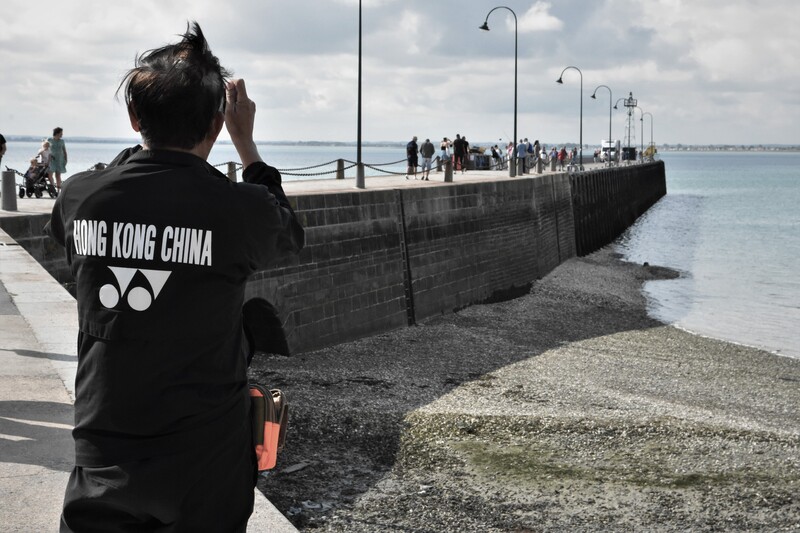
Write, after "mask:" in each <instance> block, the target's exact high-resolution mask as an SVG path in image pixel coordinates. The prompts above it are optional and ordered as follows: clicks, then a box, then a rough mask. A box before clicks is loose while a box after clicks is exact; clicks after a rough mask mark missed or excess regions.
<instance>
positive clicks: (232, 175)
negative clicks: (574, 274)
mask: <svg viewBox="0 0 800 533" xmlns="http://www.w3.org/2000/svg"><path fill="white" fill-rule="evenodd" d="M227 175H228V179H229V180H231V181H232V182H234V183H236V163H234V162H233V161H228V174H227Z"/></svg>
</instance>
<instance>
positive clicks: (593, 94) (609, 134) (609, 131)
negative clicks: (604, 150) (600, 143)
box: [592, 85, 614, 166]
mask: <svg viewBox="0 0 800 533" xmlns="http://www.w3.org/2000/svg"><path fill="white" fill-rule="evenodd" d="M600 87H605V88H606V89H607V90H608V142H613V141H614V140H613V139H612V138H611V100H613V99H614V95H613V94H612V93H611V87H609V86H608V85H598V86H597V87H595V89H594V92H593V93H592V99H594V100H597V89H599V88H600ZM608 152H609V155H611V148H610V147H609V150H608ZM608 166H611V161H609V162H608Z"/></svg>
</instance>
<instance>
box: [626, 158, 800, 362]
mask: <svg viewBox="0 0 800 533" xmlns="http://www.w3.org/2000/svg"><path fill="white" fill-rule="evenodd" d="M661 158H662V159H663V160H664V162H665V165H666V173H667V196H665V197H664V198H662V199H661V200H660V201H659V202H658V203H657V204H656V205H655V206H654V207H652V208H651V209H650V210H649V211H648V212H647V213H645V214H644V215H643V216H642V217H641V218H640V219H639V220H638V221H637V222H636V224H635V225H634V226H632V227H631V228H630V229H629V230H628V231H627V232H626V233H625V234H624V235H623V236H622V237H621V239H620V240H619V241H618V243H617V247H618V249H619V251H620V252H622V253H623V254H624V255H625V256H626V258H627V259H629V260H631V261H635V262H644V261H647V262H649V263H650V264H655V265H663V266H669V267H672V268H675V269H677V270H679V271H681V273H682V276H681V277H680V278H679V279H675V280H668V281H651V282H648V283H647V284H646V286H645V292H646V294H647V298H648V302H649V310H650V313H651V314H652V315H653V316H655V317H656V318H659V319H661V320H664V321H666V322H668V323H671V324H675V325H677V326H678V327H681V328H683V329H686V330H689V331H692V332H695V333H699V334H702V335H706V336H709V337H714V338H720V339H725V340H730V341H734V342H738V343H742V344H747V345H750V346H756V347H759V348H764V349H767V350H769V351H772V352H775V353H780V354H783V355H787V356H791V357H800V276H798V273H800V268H798V261H799V260H800V209H799V207H800V153H773V152H667V153H664V154H661Z"/></svg>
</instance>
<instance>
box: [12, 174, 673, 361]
mask: <svg viewBox="0 0 800 533" xmlns="http://www.w3.org/2000/svg"><path fill="white" fill-rule="evenodd" d="M664 194H666V181H665V176H664V165H663V163H661V162H657V163H653V164H645V165H631V166H630V167H618V168H613V169H600V170H594V171H589V172H583V173H576V174H572V175H568V174H563V173H562V174H544V175H534V176H525V177H520V178H515V179H499V180H495V181H486V182H480V183H475V182H470V183H458V182H457V181H456V182H455V183H452V184H445V185H439V186H435V187H408V188H403V189H394V190H369V189H366V190H354V191H348V192H326V193H324V194H306V195H302V194H298V195H294V196H291V197H290V198H289V200H290V201H291V202H292V205H293V207H294V209H295V211H296V212H297V214H298V216H299V217H300V220H301V223H302V224H303V226H304V227H305V228H306V247H305V248H304V249H303V250H302V251H301V253H300V254H299V255H298V256H294V257H290V258H286V259H283V260H281V261H279V262H277V263H276V264H274V265H271V266H270V268H269V269H267V270H264V271H262V272H258V273H256V274H255V275H254V276H253V277H252V278H251V280H250V281H249V282H248V286H247V292H246V297H247V298H248V299H251V298H259V299H263V300H265V301H266V302H268V303H269V304H271V306H272V307H273V308H274V310H275V313H276V314H275V316H274V317H273V319H274V320H273V321H274V322H277V323H278V324H279V326H280V327H279V329H278V331H277V333H278V334H280V333H282V334H283V335H284V336H285V341H286V342H285V345H286V346H288V351H289V352H292V353H298V352H305V351H309V350H313V349H317V348H321V347H325V346H331V345H334V344H338V343H341V342H345V341H349V340H353V339H358V338H360V337H364V336H368V335H373V334H376V333H380V332H382V331H388V330H392V329H396V328H400V327H404V326H407V325H410V324H414V323H415V322H417V321H421V320H424V319H426V318H429V317H432V316H435V315H437V314H441V313H449V312H453V311H454V310H457V309H460V308H463V307H465V306H468V305H472V304H475V303H479V302H486V301H495V300H499V299H503V298H506V297H513V296H517V295H520V294H523V293H524V292H526V291H527V290H528V288H529V287H530V285H531V283H532V282H533V281H535V280H536V279H538V278H541V277H543V276H545V275H546V274H547V273H548V272H550V271H551V270H553V269H554V268H555V267H557V266H558V265H559V264H561V263H562V262H564V261H566V260H567V259H569V258H571V257H574V256H575V255H585V254H588V253H591V252H592V251H594V250H596V249H598V248H600V247H602V246H605V245H606V244H608V243H610V242H612V241H613V240H614V239H615V238H616V237H617V236H618V235H619V234H620V233H622V231H624V230H625V229H626V228H627V227H629V226H630V225H631V224H632V223H633V222H634V221H635V220H636V218H637V217H638V216H639V215H641V214H642V213H644V212H645V211H646V210H647V209H648V208H649V207H650V206H651V205H652V204H653V203H655V202H656V201H657V200H658V199H659V198H660V197H661V196H663V195H664ZM48 218H49V217H48V216H47V215H40V216H25V217H3V218H0V226H2V227H3V229H4V230H5V231H6V232H7V233H8V234H9V235H10V236H11V237H12V238H14V239H15V240H16V241H17V242H18V243H19V244H20V245H22V246H23V247H24V248H25V249H26V250H28V252H29V253H31V255H32V256H33V257H34V258H36V259H37V260H38V261H39V262H40V263H42V265H43V266H45V268H46V269H47V270H48V271H49V272H50V273H51V274H52V275H53V276H54V277H55V278H56V279H58V280H59V281H60V282H62V283H68V282H70V281H72V280H71V276H70V273H69V271H68V269H67V266H66V261H65V256H64V251H63V250H62V249H60V248H59V247H58V246H56V245H55V244H54V243H53V242H52V241H50V240H49V238H47V237H46V236H45V235H44V234H43V233H42V228H43V227H44V225H45V224H46V222H47V220H48Z"/></svg>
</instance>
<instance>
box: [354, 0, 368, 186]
mask: <svg viewBox="0 0 800 533" xmlns="http://www.w3.org/2000/svg"><path fill="white" fill-rule="evenodd" d="M356 131H357V133H356V137H357V140H356V187H357V188H359V189H364V188H365V187H366V185H365V184H364V163H362V162H361V0H358V126H357V128H356Z"/></svg>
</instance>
